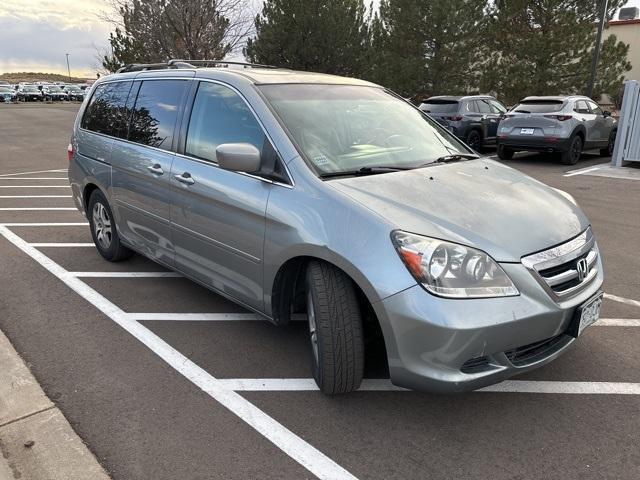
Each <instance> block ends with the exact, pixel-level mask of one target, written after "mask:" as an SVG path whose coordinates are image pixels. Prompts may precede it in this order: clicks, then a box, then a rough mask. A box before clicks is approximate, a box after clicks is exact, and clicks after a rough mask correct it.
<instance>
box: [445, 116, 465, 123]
mask: <svg viewBox="0 0 640 480" xmlns="http://www.w3.org/2000/svg"><path fill="white" fill-rule="evenodd" d="M444 118H445V120H451V121H452V122H459V121H460V120H462V115H455V116H453V117H444Z"/></svg>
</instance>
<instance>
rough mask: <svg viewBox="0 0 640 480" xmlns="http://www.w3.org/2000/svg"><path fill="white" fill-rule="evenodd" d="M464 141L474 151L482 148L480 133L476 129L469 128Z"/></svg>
mask: <svg viewBox="0 0 640 480" xmlns="http://www.w3.org/2000/svg"><path fill="white" fill-rule="evenodd" d="M465 143H466V144H467V145H468V146H469V147H471V148H472V149H473V150H475V151H476V152H479V151H480V150H482V135H480V132H478V131H477V130H471V131H470V132H469V134H468V135H467V138H466V140H465Z"/></svg>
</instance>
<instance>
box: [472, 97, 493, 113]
mask: <svg viewBox="0 0 640 480" xmlns="http://www.w3.org/2000/svg"><path fill="white" fill-rule="evenodd" d="M476 103H477V104H478V110H479V112H480V113H484V114H489V113H491V106H490V105H489V102H488V101H487V100H483V99H478V100H476Z"/></svg>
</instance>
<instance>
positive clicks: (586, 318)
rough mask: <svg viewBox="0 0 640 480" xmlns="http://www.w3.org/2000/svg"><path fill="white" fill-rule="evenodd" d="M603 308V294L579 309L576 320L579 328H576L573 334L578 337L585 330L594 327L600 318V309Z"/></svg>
mask: <svg viewBox="0 0 640 480" xmlns="http://www.w3.org/2000/svg"><path fill="white" fill-rule="evenodd" d="M601 307H602V293H599V294H598V295H596V296H595V297H592V298H591V299H590V300H589V301H587V302H586V303H584V304H583V305H582V306H581V307H579V308H578V311H577V313H578V315H579V316H577V318H576V321H577V328H576V326H574V328H573V334H574V336H576V337H578V336H580V334H581V333H582V332H583V330H584V329H585V328H587V327H588V326H589V325H593V324H594V323H595V322H597V321H598V319H599V318H600V308H601Z"/></svg>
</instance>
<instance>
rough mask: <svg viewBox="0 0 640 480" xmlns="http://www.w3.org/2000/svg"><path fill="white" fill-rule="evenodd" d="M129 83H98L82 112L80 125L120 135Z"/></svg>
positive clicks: (122, 127)
mask: <svg viewBox="0 0 640 480" xmlns="http://www.w3.org/2000/svg"><path fill="white" fill-rule="evenodd" d="M131 85H132V82H111V83H103V84H102V85H98V86H97V87H96V90H95V92H93V96H92V97H91V100H90V101H89V104H88V105H87V108H86V110H85V112H84V116H83V117H82V123H81V127H82V128H86V129H87V130H91V131H92V132H96V133H102V134H105V135H110V136H112V137H118V136H120V134H121V132H122V131H123V130H124V128H125V122H124V121H123V115H124V109H125V105H126V102H127V97H128V96H129V90H130V89H131Z"/></svg>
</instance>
